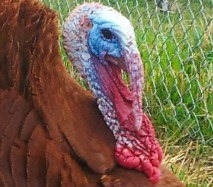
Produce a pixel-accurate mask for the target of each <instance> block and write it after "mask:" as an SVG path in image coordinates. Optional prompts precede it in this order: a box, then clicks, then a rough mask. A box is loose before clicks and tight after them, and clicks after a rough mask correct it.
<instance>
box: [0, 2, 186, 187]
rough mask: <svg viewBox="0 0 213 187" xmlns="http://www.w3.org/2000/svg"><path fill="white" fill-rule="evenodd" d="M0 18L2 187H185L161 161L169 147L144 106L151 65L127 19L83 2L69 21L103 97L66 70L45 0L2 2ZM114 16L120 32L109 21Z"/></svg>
mask: <svg viewBox="0 0 213 187" xmlns="http://www.w3.org/2000/svg"><path fill="white" fill-rule="evenodd" d="M101 11H102V13H103V15H102V14H100V12H101ZM0 12H1V14H0V30H1V32H0V186H3V187H6V186H8V187H13V186H20V187H24V186H29V187H32V186H38V187H43V186H50V187H54V186H56V187H58V186H77V187H92V186H93V187H96V186H97V187H98V186H106V187H110V186H112V187H113V186H114V187H119V186H123V187H125V186H126V187H131V186H132V187H133V186H135V187H137V186H144V187H151V186H159V187H163V186H165V187H167V186H168V187H169V186H171V187H172V186H183V184H182V183H181V182H180V181H179V180H178V179H177V178H176V177H175V176H174V174H172V172H170V171H169V170H168V169H167V168H166V167H164V166H162V165H160V163H161V160H162V150H161V148H160V146H159V144H158V142H157V140H156V138H155V133H154V129H153V127H152V126H151V122H150V120H149V119H148V117H147V116H146V115H145V114H144V113H143V111H142V109H141V106H142V103H141V86H142V85H141V84H142V83H143V79H142V78H143V76H142V66H141V65H142V64H141V60H140V56H139V52H138V50H137V47H136V43H135V39H134V33H133V30H132V27H131V25H130V23H129V22H128V20H127V19H126V18H124V17H122V16H121V15H120V14H119V13H117V12H116V11H114V10H113V9H111V8H108V7H105V6H102V5H100V4H84V5H82V6H79V7H78V8H76V9H75V10H74V12H73V13H72V14H71V15H70V17H69V18H68V19H67V21H66V23H65V25H64V31H63V38H64V45H65V48H66V49H67V54H68V55H69V57H70V59H71V60H72V62H73V63H74V65H75V66H76V68H77V69H78V70H79V72H80V74H81V75H82V76H84V77H85V78H86V79H87V82H88V84H89V86H90V88H91V90H92V92H93V93H94V95H95V98H94V97H93V95H92V94H91V93H90V92H89V91H86V90H85V89H83V88H81V87H80V86H79V85H78V84H77V83H76V82H75V81H74V80H73V79H72V78H71V77H70V75H69V73H68V72H67V71H66V68H65V67H64V65H63V62H62V60H61V57H60V50H59V45H58V31H57V29H58V27H57V14H56V13H55V12H53V11H51V10H50V9H49V8H47V7H44V6H43V5H41V3H40V2H38V1H36V0H31V1H29V0H16V1H13V0H2V1H1V4H0ZM83 13H84V14H85V15H82V14H83ZM109 14H114V15H115V16H117V18H118V21H119V22H121V24H119V25H120V26H122V27H121V28H119V27H117V26H118V25H116V24H117V23H118V22H117V21H115V22H113V19H112V17H111V16H109V18H104V17H103V16H104V15H109ZM110 21H112V23H111V24H109V22H110ZM122 23H125V24H127V25H126V26H125V25H124V24H122ZM105 24H106V25H105ZM103 25H104V26H107V27H104V28H102V26H103ZM74 26H75V27H74ZM121 29H127V30H125V31H124V30H123V32H121V31H122V30H121ZM97 31H101V32H100V33H98V32H97ZM92 32H94V33H93V34H92ZM100 34H101V37H102V38H104V39H103V41H100V40H99V39H100V38H99V36H100ZM126 34H128V35H126ZM77 36H78V37H77ZM89 38H91V39H89ZM109 41H110V42H112V46H116V48H115V49H113V48H111V45H108V43H105V42H109ZM125 43H126V44H127V45H126V47H127V46H128V45H130V46H129V47H130V48H129V49H128V48H123V46H125ZM98 44H101V45H100V46H102V48H99V49H97V48H96V47H97V45H98ZM70 47H71V48H70ZM102 49H104V50H105V51H101V50H102ZM122 50H125V54H126V55H127V56H125V54H124V52H123V51H122ZM129 60H130V61H129ZM128 61H129V62H130V63H129V64H127V62H128ZM98 62H99V63H98ZM124 62H126V64H124ZM121 68H122V69H123V70H124V71H127V72H128V73H129V74H130V86H131V90H130V89H128V88H127V86H126V85H125V84H124V83H123V82H122V79H121V77H120V71H121ZM99 71H100V72H101V75H100V74H98V72H99ZM132 71H134V72H135V73H132V74H131V72H132ZM93 80H97V81H98V82H97V83H94V82H93ZM135 83H136V84H135ZM108 88H109V90H108ZM96 102H97V104H96ZM117 102H118V103H117ZM120 106H122V107H124V108H122V107H120ZM99 110H100V111H99ZM115 110H116V112H115ZM104 120H105V121H104ZM105 123H106V124H107V125H105ZM108 127H109V128H108ZM150 142H151V143H152V145H153V146H151V144H150ZM142 148H145V149H148V150H149V152H146V150H143V149H142ZM133 150H134V152H133ZM138 155H140V156H138ZM153 159H155V160H153ZM117 163H118V164H117ZM120 165H121V166H120ZM144 174H145V175H144ZM153 183H157V184H155V185H154V184H153Z"/></svg>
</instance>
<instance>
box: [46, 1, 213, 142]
mask: <svg viewBox="0 0 213 187" xmlns="http://www.w3.org/2000/svg"><path fill="white" fill-rule="evenodd" d="M43 2H44V3H45V4H46V5H47V6H49V7H50V8H51V9H54V10H56V11H57V12H58V14H59V19H60V21H59V23H60V24H59V27H60V28H59V29H61V25H63V22H64V19H65V17H67V15H68V13H70V12H71V11H72V10H73V8H74V7H76V6H77V5H78V4H81V3H84V2H91V1H89V0H87V1H86V0H84V1H83V0H43ZM92 2H94V0H93V1H92ZM96 2H101V3H103V4H104V5H108V6H112V7H114V8H115V9H117V10H118V11H120V12H121V13H122V14H124V15H125V16H126V17H128V18H129V19H130V20H131V22H132V23H133V25H134V28H135V32H136V37H137V42H138V46H139V50H140V52H141V56H142V59H143V63H144V68H145V80H146V82H145V85H144V96H143V99H144V102H143V103H144V108H145V111H146V112H147V113H148V114H149V115H150V116H151V119H152V121H153V123H154V124H155V126H156V129H157V131H158V132H159V134H161V133H162V135H163V134H164V137H165V136H167V138H171V137H173V136H174V138H175V139H177V137H180V141H186V140H187V139H188V138H191V139H199V140H201V141H202V142H203V143H208V144H210V145H213V0H179V1H178V0H173V1H172V0H170V1H169V2H168V1H165V0H164V1H163V0H162V1H161V4H160V3H159V1H158V0H117V1H116V0H102V1H96ZM162 3H163V4H162ZM60 45H61V44H60ZM61 46H62V45H61ZM63 54H65V53H64V52H63V48H62V55H63ZM63 58H64V62H65V63H68V59H67V57H66V56H65V55H63ZM71 71H73V70H71ZM176 141H177V140H176Z"/></svg>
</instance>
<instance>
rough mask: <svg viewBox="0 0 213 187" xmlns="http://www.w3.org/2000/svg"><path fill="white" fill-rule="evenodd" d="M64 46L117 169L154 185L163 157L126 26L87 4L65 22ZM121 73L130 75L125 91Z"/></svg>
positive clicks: (110, 13)
mask: <svg viewBox="0 0 213 187" xmlns="http://www.w3.org/2000/svg"><path fill="white" fill-rule="evenodd" d="M63 40H64V47H65V49H66V51H67V54H68V56H69V58H70V60H71V62H72V63H73V64H74V66H75V67H76V68H77V70H78V72H79V73H80V75H81V76H82V77H84V78H85V79H86V81H87V83H88V85H89V87H90V89H91V90H92V92H93V94H94V95H95V97H96V99H97V104H98V108H99V110H100V111H101V113H102V115H103V117H104V120H105V122H106V124H107V125H108V127H109V128H110V130H111V131H112V132H113V135H114V137H115V139H116V144H115V159H116V161H117V163H119V164H120V165H121V166H124V167H126V168H129V169H136V170H139V171H142V172H144V173H145V174H146V175H147V176H148V177H149V179H150V180H151V181H152V182H153V183H156V182H157V181H158V180H159V178H160V169H159V166H160V163H161V161H162V157H163V156H162V155H163V153H162V149H161V147H160V145H159V143H158V142H157V140H156V137H155V131H154V128H153V126H152V124H151V122H150V120H149V118H148V117H147V115H146V114H144V113H143V111H142V85H143V67H142V60H141V58H140V53H139V51H138V48H137V44H136V39H135V34H134V29H133V27H132V25H131V23H130V22H129V20H128V19H127V18H125V17H124V16H122V15H121V14H120V13H118V12H117V11H115V10H114V9H113V8H109V7H106V6H103V5H101V4H99V3H90V4H87V3H86V4H83V5H81V6H78V7H77V8H76V9H75V10H74V11H73V12H72V13H71V14H70V16H69V17H68V18H67V20H66V22H65V24H64V30H63ZM122 71H125V72H127V74H128V75H129V78H130V88H129V87H128V86H127V85H126V84H125V83H124V81H123V80H122V77H121V73H122Z"/></svg>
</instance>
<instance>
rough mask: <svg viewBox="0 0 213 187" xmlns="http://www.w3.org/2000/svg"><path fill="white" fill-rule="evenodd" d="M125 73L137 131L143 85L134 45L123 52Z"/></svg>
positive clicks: (141, 114) (139, 63)
mask: <svg viewBox="0 0 213 187" xmlns="http://www.w3.org/2000/svg"><path fill="white" fill-rule="evenodd" d="M124 60H125V66H126V71H127V73H128V74H129V79H130V89H131V93H132V99H133V101H132V108H133V115H134V119H135V123H134V124H135V128H136V130H139V129H140V128H141V125H142V116H143V111H142V85H143V81H144V80H143V66H142V60H141V57H140V53H139V51H138V48H137V46H136V44H132V43H130V44H129V45H127V47H126V49H125V52H124Z"/></svg>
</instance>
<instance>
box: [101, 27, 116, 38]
mask: <svg viewBox="0 0 213 187" xmlns="http://www.w3.org/2000/svg"><path fill="white" fill-rule="evenodd" d="M101 34H102V35H103V37H104V38H106V39H107V40H111V39H112V38H113V37H114V35H113V34H112V32H111V31H109V30H108V29H103V30H101Z"/></svg>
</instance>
